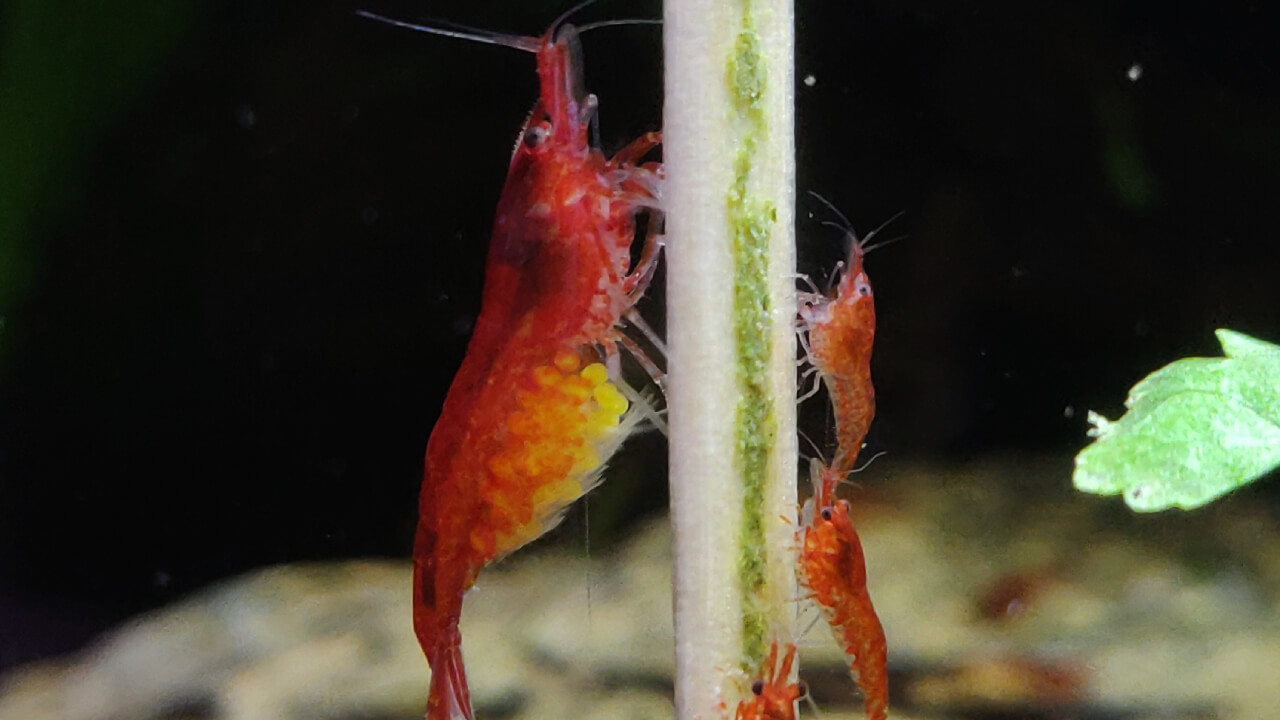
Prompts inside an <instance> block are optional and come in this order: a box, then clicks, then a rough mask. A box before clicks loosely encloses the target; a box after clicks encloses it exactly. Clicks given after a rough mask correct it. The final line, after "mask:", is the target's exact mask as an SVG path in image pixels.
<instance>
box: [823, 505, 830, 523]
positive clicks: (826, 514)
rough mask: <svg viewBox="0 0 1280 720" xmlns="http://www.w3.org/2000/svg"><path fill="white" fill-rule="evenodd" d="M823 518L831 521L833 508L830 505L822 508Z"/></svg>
mask: <svg viewBox="0 0 1280 720" xmlns="http://www.w3.org/2000/svg"><path fill="white" fill-rule="evenodd" d="M822 519H823V520H826V521H827V522H831V508H829V507H824V508H822Z"/></svg>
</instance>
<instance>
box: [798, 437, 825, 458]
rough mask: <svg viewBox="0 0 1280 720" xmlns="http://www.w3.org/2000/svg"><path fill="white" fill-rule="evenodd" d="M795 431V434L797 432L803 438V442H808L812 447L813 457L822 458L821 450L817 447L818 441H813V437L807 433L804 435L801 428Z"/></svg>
mask: <svg viewBox="0 0 1280 720" xmlns="http://www.w3.org/2000/svg"><path fill="white" fill-rule="evenodd" d="M796 433H797V434H799V435H800V437H802V438H804V441H805V442H807V443H809V447H811V448H813V456H814V458H816V459H819V460H821V459H822V450H821V449H820V448H819V447H818V443H816V442H814V441H813V438H811V437H809V436H808V435H806V434H805V432H804V431H803V430H796Z"/></svg>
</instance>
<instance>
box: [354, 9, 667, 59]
mask: <svg viewBox="0 0 1280 720" xmlns="http://www.w3.org/2000/svg"><path fill="white" fill-rule="evenodd" d="M597 1H598V0H583V2H580V3H578V4H577V5H574V6H573V7H571V8H569V9H568V10H566V11H565V12H564V13H562V14H561V15H560V17H558V18H556V19H555V21H554V22H552V23H551V30H549V31H548V33H549V35H550V36H551V37H555V34H556V33H557V32H559V30H560V27H561V26H563V25H564V24H565V22H566V21H568V19H569V18H570V17H571V16H573V15H574V13H577V12H578V11H579V10H582V9H583V8H585V7H587V6H588V5H591V4H592V3H595V2H597ZM356 15H359V16H360V17H362V18H366V19H368V20H376V21H377V22H380V23H386V24H387V25H394V26H396V27H402V28H405V29H407V30H416V31H417V32H424V33H430V34H432V35H443V36H444V37H451V38H458V39H459V40H471V41H474V42H478V43H484V44H486V45H501V46H502V47H509V48H515V49H516V50H523V51H525V52H532V53H536V52H537V51H538V48H539V47H540V46H541V45H542V38H541V37H534V36H529V35H510V34H507V33H500V32H495V31H493V30H483V29H481V28H476V27H471V26H469V25H463V24H461V23H455V22H452V21H449V20H430V21H427V22H422V23H414V22H409V21H407V20H397V19H395V18H392V17H387V16H386V15H379V14H378V13H374V12H369V11H368V10H356ZM661 24H662V21H661V20H653V19H648V18H630V19H622V20H602V21H600V22H593V23H588V24H586V25H583V26H581V27H579V28H577V31H578V34H579V35H581V34H582V33H585V32H587V31H588V30H598V29H600V28H606V27H618V26H622V25H661Z"/></svg>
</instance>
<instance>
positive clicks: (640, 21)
mask: <svg viewBox="0 0 1280 720" xmlns="http://www.w3.org/2000/svg"><path fill="white" fill-rule="evenodd" d="M593 1H594V0H593ZM661 24H662V20H659V19H655V18H623V19H620V20H601V21H600V22H593V23H587V24H586V25H579V26H578V33H579V34H582V33H585V32H587V31H589V30H599V29H600V28H607V27H623V26H626V25H661Z"/></svg>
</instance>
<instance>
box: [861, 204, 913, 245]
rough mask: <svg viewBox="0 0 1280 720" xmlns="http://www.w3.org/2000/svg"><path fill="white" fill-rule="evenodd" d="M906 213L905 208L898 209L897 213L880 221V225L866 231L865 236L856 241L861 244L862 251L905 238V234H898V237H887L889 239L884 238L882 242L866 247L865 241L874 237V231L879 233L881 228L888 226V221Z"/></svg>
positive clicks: (867, 241)
mask: <svg viewBox="0 0 1280 720" xmlns="http://www.w3.org/2000/svg"><path fill="white" fill-rule="evenodd" d="M906 214H907V211H906V210H899V211H898V213H897V214H896V215H894V216H893V217H891V218H889V219H888V220H885V221H884V222H882V223H880V226H879V227H877V228H876V229H875V230H872V231H871V232H869V233H867V236H866V237H865V238H863V239H862V240H861V241H859V242H858V244H859V245H861V246H862V251H863V252H870V251H871V250H872V249H873V248H878V247H884V246H885V245H888V244H890V243H895V242H897V241H899V240H902V239H903V238H905V237H906V235H899V236H898V237H896V238H892V239H889V240H885V241H884V242H882V243H878V244H876V245H872V246H871V247H867V243H869V242H871V238H873V237H875V236H876V233H879V232H880V231H881V230H883V229H885V228H886V227H888V226H889V223H891V222H893V221H894V220H897V219H898V218H900V217H902V216H903V215H906Z"/></svg>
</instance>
